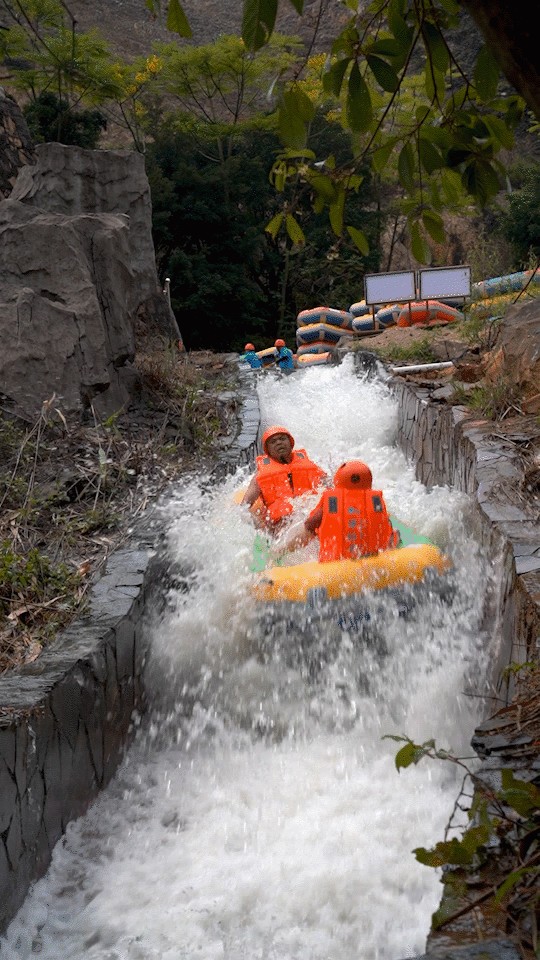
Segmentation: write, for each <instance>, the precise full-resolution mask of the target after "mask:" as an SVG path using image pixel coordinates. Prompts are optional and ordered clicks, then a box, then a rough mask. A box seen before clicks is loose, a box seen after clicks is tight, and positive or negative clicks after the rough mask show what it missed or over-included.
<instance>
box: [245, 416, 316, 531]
mask: <svg viewBox="0 0 540 960" xmlns="http://www.w3.org/2000/svg"><path fill="white" fill-rule="evenodd" d="M261 445H262V449H263V454H262V456H259V457H257V460H256V464H257V472H256V473H255V476H254V477H253V478H252V480H251V482H250V484H249V486H248V488H247V490H246V492H245V494H244V496H243V499H242V501H241V502H242V504H247V506H249V507H251V512H252V514H253V516H254V519H255V523H256V526H259V527H266V528H267V529H268V530H271V531H272V530H275V529H276V528H277V527H278V526H279V525H280V524H281V522H282V521H283V520H284V519H285V518H286V517H289V516H290V515H291V514H292V512H293V504H292V500H293V499H294V498H295V497H299V496H302V495H303V494H305V493H313V492H314V491H315V490H316V489H317V487H318V486H319V485H320V483H321V482H322V481H323V480H324V479H326V474H325V472H324V470H322V469H321V468H320V467H319V466H317V464H316V463H314V462H313V460H310V458H309V457H308V455H307V453H306V451H305V450H301V449H300V450H295V449H294V437H293V436H292V434H291V433H290V432H289V430H287V429H286V428H285V427H280V426H272V427H269V428H268V430H266V431H265V433H264V434H263V437H262V444H261Z"/></svg>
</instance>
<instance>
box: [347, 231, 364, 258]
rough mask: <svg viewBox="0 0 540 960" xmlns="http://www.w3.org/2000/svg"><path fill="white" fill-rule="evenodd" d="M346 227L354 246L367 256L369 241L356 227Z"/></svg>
mask: <svg viewBox="0 0 540 960" xmlns="http://www.w3.org/2000/svg"><path fill="white" fill-rule="evenodd" d="M346 229H347V233H348V234H349V236H350V238H351V240H352V242H353V243H354V245H355V247H357V248H358V250H359V251H360V253H361V254H362V256H364V257H367V255H368V253H369V243H368V240H367V237H366V235H365V233H362V231H361V230H358V229H357V228H356V227H351V226H347V228H346Z"/></svg>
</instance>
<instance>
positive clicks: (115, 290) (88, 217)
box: [0, 97, 179, 417]
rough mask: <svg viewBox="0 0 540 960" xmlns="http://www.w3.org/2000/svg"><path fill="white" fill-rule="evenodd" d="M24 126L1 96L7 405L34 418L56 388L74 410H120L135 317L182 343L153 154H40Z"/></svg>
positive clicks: (1, 288) (1, 308)
mask: <svg viewBox="0 0 540 960" xmlns="http://www.w3.org/2000/svg"><path fill="white" fill-rule="evenodd" d="M24 126H25V125H24V121H22V119H21V117H20V114H19V113H18V110H17V107H16V104H14V102H13V101H11V100H10V99H9V98H7V97H4V98H2V99H0V131H2V129H3V130H4V131H7V133H9V134H10V141H9V147H10V150H9V153H8V160H9V163H6V164H5V165H4V166H5V168H6V173H5V176H4V179H3V193H4V197H5V199H3V200H1V201H0V236H1V243H0V342H1V343H2V346H3V349H2V359H1V360H0V382H1V390H2V405H3V408H4V410H6V409H7V410H9V411H12V412H14V413H15V414H18V415H22V416H25V417H33V416H35V413H36V411H39V410H40V408H41V405H42V403H43V402H44V401H46V400H48V399H49V398H50V397H51V396H52V395H53V394H54V395H56V397H57V398H58V400H59V403H60V404H61V406H62V408H63V409H64V410H67V411H74V410H75V411H76V410H80V411H81V413H84V411H86V410H88V409H89V408H90V407H91V406H92V407H93V408H94V410H95V411H96V412H97V413H98V414H103V415H110V414H111V413H113V412H115V411H117V410H119V409H120V408H122V407H123V406H125V405H126V404H128V403H129V402H130V400H131V398H132V396H133V393H134V391H135V390H136V382H137V377H136V374H135V371H134V368H133V366H132V361H133V359H134V356H135V325H136V323H140V324H142V325H143V327H152V328H153V329H158V330H160V331H161V332H162V333H163V335H164V336H166V337H168V338H169V339H171V340H174V341H176V340H178V338H179V332H178V327H177V324H176V320H175V318H174V315H173V314H172V311H171V309H170V306H169V304H168V301H167V299H166V298H165V297H164V296H163V294H162V291H161V289H160V285H159V282H158V277H157V271H156V264H155V256H154V247H153V241H152V232H151V230H152V212H151V198H150V189H149V185H148V180H147V177H146V172H145V168H144V160H143V157H142V156H140V155H139V154H137V153H133V152H129V151H125V152H124V151H98V150H82V149H79V148H77V147H67V146H64V145H63V144H59V143H48V144H39V145H37V146H36V147H35V149H34V147H33V145H32V144H31V143H30V142H29V140H27V139H25V134H24ZM7 133H6V138H7ZM17 167H19V171H18V175H17V177H16V179H15V173H16V172H17ZM12 181H14V182H13V187H12V189H11V191H10V186H11V183H12Z"/></svg>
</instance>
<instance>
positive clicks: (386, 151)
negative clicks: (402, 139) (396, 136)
mask: <svg viewBox="0 0 540 960" xmlns="http://www.w3.org/2000/svg"><path fill="white" fill-rule="evenodd" d="M395 145H396V141H395V140H387V141H386V143H383V144H382V145H381V146H380V147H377V149H376V150H375V151H374V153H373V157H372V164H373V169H374V170H375V173H382V172H383V170H384V168H385V167H386V165H387V163H388V161H389V159H390V155H391V153H392V150H393V149H394V147H395Z"/></svg>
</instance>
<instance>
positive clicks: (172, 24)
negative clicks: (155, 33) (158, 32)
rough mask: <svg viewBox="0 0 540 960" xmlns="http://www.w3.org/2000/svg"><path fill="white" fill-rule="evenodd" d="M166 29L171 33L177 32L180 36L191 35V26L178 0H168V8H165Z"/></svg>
mask: <svg viewBox="0 0 540 960" xmlns="http://www.w3.org/2000/svg"><path fill="white" fill-rule="evenodd" d="M167 30H170V31H171V33H177V34H178V35H179V36H180V37H186V38H189V37H191V36H192V32H191V27H190V25H189V23H188V20H187V17H186V15H185V13H184V11H183V9H182V7H181V6H180V3H179V0H169V9H168V10H167Z"/></svg>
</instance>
